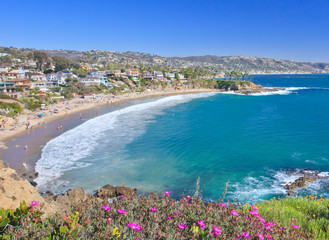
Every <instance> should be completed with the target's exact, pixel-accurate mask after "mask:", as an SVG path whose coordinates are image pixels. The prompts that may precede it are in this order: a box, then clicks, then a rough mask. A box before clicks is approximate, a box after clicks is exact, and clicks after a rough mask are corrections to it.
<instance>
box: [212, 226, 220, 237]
mask: <svg viewBox="0 0 329 240" xmlns="http://www.w3.org/2000/svg"><path fill="white" fill-rule="evenodd" d="M221 232H222V230H220V228H219V227H216V226H215V225H212V232H211V233H212V234H213V235H214V236H217V235H219V234H220V233H221Z"/></svg>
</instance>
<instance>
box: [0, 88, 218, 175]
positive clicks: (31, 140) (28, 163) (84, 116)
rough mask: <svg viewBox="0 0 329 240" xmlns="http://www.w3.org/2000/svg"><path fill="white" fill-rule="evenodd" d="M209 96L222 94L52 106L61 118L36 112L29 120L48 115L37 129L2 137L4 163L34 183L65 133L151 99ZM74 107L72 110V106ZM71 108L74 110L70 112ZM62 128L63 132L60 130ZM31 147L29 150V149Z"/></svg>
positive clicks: (117, 98)
mask: <svg viewBox="0 0 329 240" xmlns="http://www.w3.org/2000/svg"><path fill="white" fill-rule="evenodd" d="M206 92H220V91H218V90H216V89H201V88H200V89H184V90H170V91H166V90H165V91H150V92H146V93H144V94H143V93H140V94H137V93H128V94H122V95H119V96H115V97H114V98H113V97H111V96H110V95H107V96H106V95H105V96H104V95H103V96H100V97H99V98H97V99H93V101H88V102H87V101H86V103H81V102H82V100H84V99H74V100H72V101H66V102H62V103H57V104H54V105H49V106H48V111H50V110H51V109H63V108H64V110H63V111H61V112H59V113H58V114H52V115H51V114H49V113H48V114H47V113H46V112H47V111H41V110H38V111H35V112H33V113H32V114H28V116H30V117H31V116H33V115H34V116H37V115H38V114H39V113H42V114H44V116H43V117H42V118H41V119H32V121H33V122H32V124H31V126H33V128H30V129H26V127H25V126H24V124H21V126H17V127H16V128H15V130H14V131H7V133H6V134H4V133H3V134H2V135H1V138H0V139H1V141H2V145H3V146H5V148H3V146H2V149H1V150H0V151H1V152H0V157H1V160H3V161H4V162H6V163H7V164H8V166H9V167H10V168H13V169H15V170H16V172H17V173H18V174H19V175H21V176H22V177H23V178H25V179H26V180H28V181H33V179H34V178H36V177H37V176H38V173H37V172H36V171H35V164H36V162H37V160H38V159H37V158H38V156H40V154H41V151H42V149H43V147H44V146H45V145H46V144H47V142H49V141H50V140H52V139H53V138H56V137H57V136H59V135H61V134H62V133H63V132H65V131H68V130H71V129H73V128H75V127H77V126H78V125H80V124H82V123H84V122H85V121H88V120H90V119H92V118H94V117H97V116H98V115H99V114H100V113H101V114H100V115H102V114H105V113H108V112H110V111H115V110H117V109H121V108H124V107H126V106H127V105H130V104H132V105H133V104H135V103H134V101H138V100H143V99H147V98H158V97H165V96H172V95H184V94H197V93H206ZM73 104H75V105H74V107H73V108H72V105H73ZM67 106H70V109H67ZM25 117H26V115H21V116H19V117H18V120H17V122H21V123H22V119H25ZM58 126H62V128H63V129H61V130H58V129H57V128H58ZM26 145H27V147H28V149H25V146H26Z"/></svg>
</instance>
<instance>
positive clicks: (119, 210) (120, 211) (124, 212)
mask: <svg viewBox="0 0 329 240" xmlns="http://www.w3.org/2000/svg"><path fill="white" fill-rule="evenodd" d="M118 213H120V214H127V212H126V211H125V210H122V209H118Z"/></svg>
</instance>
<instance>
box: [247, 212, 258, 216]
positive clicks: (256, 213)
mask: <svg viewBox="0 0 329 240" xmlns="http://www.w3.org/2000/svg"><path fill="white" fill-rule="evenodd" d="M249 213H250V214H251V215H255V216H257V215H259V213H258V212H256V211H250V212H249Z"/></svg>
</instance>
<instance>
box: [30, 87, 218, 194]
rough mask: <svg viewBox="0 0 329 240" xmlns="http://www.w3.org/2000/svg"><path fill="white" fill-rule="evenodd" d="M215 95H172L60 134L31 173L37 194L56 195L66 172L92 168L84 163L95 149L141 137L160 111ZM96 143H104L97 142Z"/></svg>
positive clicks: (97, 118) (112, 113) (45, 150)
mask: <svg viewBox="0 0 329 240" xmlns="http://www.w3.org/2000/svg"><path fill="white" fill-rule="evenodd" d="M215 94H216V93H199V94H186V95H176V96H170V97H165V98H161V99H159V100H156V101H152V102H146V103H141V104H137V105H133V106H129V107H126V108H123V109H120V110H117V111H113V112H110V113H107V114H104V115H102V116H99V117H96V118H93V119H91V120H89V121H86V122H85V123H83V124H81V125H79V126H78V127H76V128H74V129H71V130H69V131H67V132H65V133H63V134H62V135H60V136H59V137H57V138H54V139H52V140H51V141H49V142H48V143H47V144H46V146H45V147H44V148H43V150H42V153H41V158H40V159H39V160H38V161H37V163H36V168H35V169H36V171H37V172H38V173H39V176H38V178H36V179H35V182H37V184H38V190H39V191H41V192H43V191H47V190H52V191H53V192H58V189H59V188H60V187H62V186H63V185H66V184H67V183H68V182H67V181H63V180H60V177H61V176H62V175H63V174H64V173H65V172H66V171H69V170H72V169H78V168H83V167H87V166H89V165H91V164H93V163H92V162H89V161H85V160H84V159H86V158H88V156H90V155H92V153H93V151H95V150H96V149H97V148H98V147H99V145H101V144H106V145H107V147H110V148H113V149H121V148H123V147H124V146H125V145H126V144H128V143H130V142H132V141H133V140H134V139H135V138H136V137H137V136H140V135H142V134H143V133H144V132H145V128H146V125H147V124H149V123H151V122H152V119H154V117H155V116H157V115H161V114H162V113H163V112H162V110H164V109H166V108H170V107H173V106H175V105H178V104H181V103H185V102H188V101H191V100H192V99H196V98H205V97H210V96H213V95H215ZM104 136H110V137H108V138H105V137H104ZM100 139H102V140H103V141H106V142H105V143H102V142H99V140H100ZM104 139H105V140H104ZM63 190H64V189H63Z"/></svg>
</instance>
